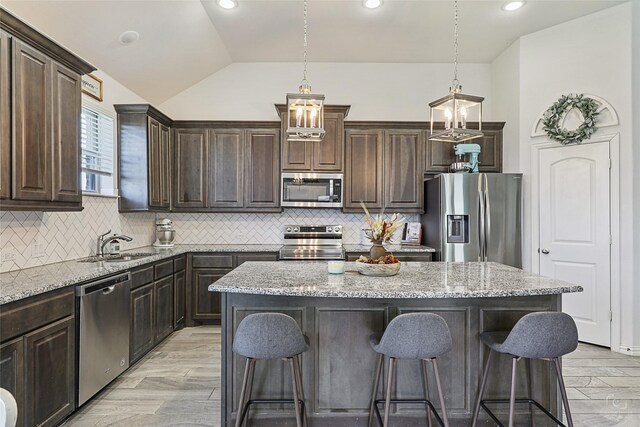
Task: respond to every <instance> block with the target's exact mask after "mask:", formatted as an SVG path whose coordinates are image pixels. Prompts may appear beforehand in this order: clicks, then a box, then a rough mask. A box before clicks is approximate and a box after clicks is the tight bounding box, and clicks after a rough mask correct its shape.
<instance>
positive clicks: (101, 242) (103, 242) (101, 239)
mask: <svg viewBox="0 0 640 427" xmlns="http://www.w3.org/2000/svg"><path fill="white" fill-rule="evenodd" d="M109 234H111V230H109V231H107V232H106V233H104V234H101V235H99V236H98V244H97V246H96V256H97V257H103V256H104V247H105V246H107V245H108V244H109V242H111V241H112V240H116V239H120V240H124V241H125V242H130V241H132V240H133V239H132V238H131V237H129V236H125V235H124V234H118V235H115V236H111V237H107V238H106V239H105V236H108V235H109Z"/></svg>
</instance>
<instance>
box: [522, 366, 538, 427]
mask: <svg viewBox="0 0 640 427" xmlns="http://www.w3.org/2000/svg"><path fill="white" fill-rule="evenodd" d="M524 363H525V365H526V368H527V388H528V389H529V399H530V400H533V377H532V375H531V359H524ZM529 416H530V417H531V427H535V425H536V420H535V418H534V416H535V412H534V407H533V403H529Z"/></svg>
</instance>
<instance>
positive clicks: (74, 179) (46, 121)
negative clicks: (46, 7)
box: [0, 9, 95, 211]
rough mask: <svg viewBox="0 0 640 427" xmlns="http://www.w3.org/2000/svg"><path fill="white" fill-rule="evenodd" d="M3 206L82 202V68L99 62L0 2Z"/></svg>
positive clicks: (63, 206) (69, 206)
mask: <svg viewBox="0 0 640 427" xmlns="http://www.w3.org/2000/svg"><path fill="white" fill-rule="evenodd" d="M0 12H1V13H0V143H1V148H0V198H2V199H3V201H2V203H1V204H0V209H2V210H39V211H56V210H69V211H73V210H75V211H79V210H82V190H81V181H80V167H81V166H80V150H81V148H80V147H81V145H80V115H81V111H80V108H81V97H80V90H81V80H80V76H81V75H82V74H86V73H89V72H91V71H93V70H95V68H94V67H93V66H91V65H90V64H88V63H86V62H85V61H83V60H82V59H80V58H78V57H76V56H75V55H73V54H71V53H70V52H68V51H67V50H65V49H64V48H62V47H61V46H59V45H57V44H56V43H54V42H53V41H51V40H50V39H48V38H46V37H45V36H43V35H42V34H40V33H38V32H37V31H36V30H34V29H33V28H31V27H29V26H27V25H26V24H25V23H23V22H21V21H20V20H18V19H17V18H16V17H14V16H13V15H11V14H10V13H9V12H7V11H6V10H5V9H0Z"/></svg>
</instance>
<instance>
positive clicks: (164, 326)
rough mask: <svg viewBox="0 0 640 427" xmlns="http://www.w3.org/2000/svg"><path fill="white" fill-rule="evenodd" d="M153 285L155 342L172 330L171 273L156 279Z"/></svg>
mask: <svg viewBox="0 0 640 427" xmlns="http://www.w3.org/2000/svg"><path fill="white" fill-rule="evenodd" d="M154 286H155V289H154V294H155V295H154V298H155V314H156V319H155V320H156V325H155V326H156V327H155V343H158V342H160V341H162V340H163V339H165V338H166V337H168V336H169V335H170V334H171V332H173V308H174V307H173V275H171V276H168V277H165V278H164V279H160V280H158V281H157V282H156V283H155V285H154Z"/></svg>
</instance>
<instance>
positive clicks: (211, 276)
mask: <svg viewBox="0 0 640 427" xmlns="http://www.w3.org/2000/svg"><path fill="white" fill-rule="evenodd" d="M230 271H231V270H229V269H219V268H196V269H194V270H193V311H192V317H193V320H218V321H219V320H220V318H221V314H222V311H221V309H220V294H219V293H218V292H209V290H208V288H209V285H210V284H212V283H214V282H216V281H217V280H218V279H220V278H221V277H222V276H224V275H225V274H227V273H228V272H230Z"/></svg>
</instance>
